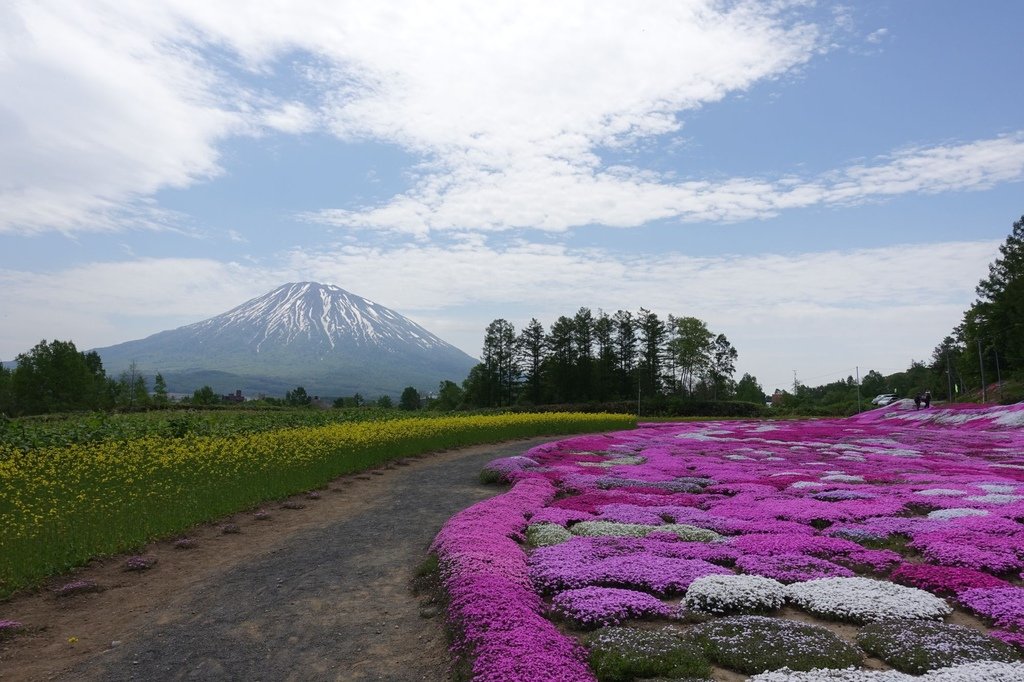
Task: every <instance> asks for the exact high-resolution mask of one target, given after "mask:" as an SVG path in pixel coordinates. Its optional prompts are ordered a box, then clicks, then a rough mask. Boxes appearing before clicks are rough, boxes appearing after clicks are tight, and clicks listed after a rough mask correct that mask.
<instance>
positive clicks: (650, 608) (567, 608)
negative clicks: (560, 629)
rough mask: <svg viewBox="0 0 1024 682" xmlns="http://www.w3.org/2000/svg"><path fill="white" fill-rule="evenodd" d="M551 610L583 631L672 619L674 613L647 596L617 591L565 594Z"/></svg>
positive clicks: (589, 589) (588, 590)
mask: <svg viewBox="0 0 1024 682" xmlns="http://www.w3.org/2000/svg"><path fill="white" fill-rule="evenodd" d="M551 605H552V610H553V611H554V612H555V613H557V614H558V615H560V616H561V617H563V618H565V619H566V620H569V621H572V622H573V623H574V624H576V625H578V626H580V627H584V628H595V627H601V626H606V625H618V624H619V623H621V622H622V621H623V620H625V619H627V618H643V617H646V616H669V615H671V613H672V609H671V608H670V607H669V606H668V605H667V604H665V603H664V602H662V601H660V600H658V599H656V598H655V597H652V596H651V595H649V594H646V593H644V592H637V591H635V590H624V589H620V588H616V587H583V588H580V589H577V590H566V591H565V592H561V593H559V594H557V595H555V598H554V599H552V600H551Z"/></svg>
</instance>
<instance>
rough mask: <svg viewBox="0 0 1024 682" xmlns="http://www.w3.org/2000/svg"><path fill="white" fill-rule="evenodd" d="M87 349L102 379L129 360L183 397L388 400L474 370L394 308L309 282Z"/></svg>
mask: <svg viewBox="0 0 1024 682" xmlns="http://www.w3.org/2000/svg"><path fill="white" fill-rule="evenodd" d="M96 350H97V352H98V353H99V354H100V357H101V358H102V359H103V365H104V367H105V368H106V369H107V372H108V374H114V375H115V376H116V373H117V372H120V371H121V370H123V369H124V368H126V367H128V366H129V365H130V364H131V363H132V362H135V363H136V366H137V368H138V369H140V370H142V371H143V372H145V373H146V374H150V375H152V374H155V373H156V372H160V373H162V374H163V376H164V378H165V379H166V380H167V383H168V387H169V388H170V390H172V391H176V390H177V391H183V392H191V391H192V390H194V389H195V388H199V387H200V386H202V385H203V384H209V385H210V386H212V387H213V388H214V389H215V390H217V391H221V392H228V391H234V390H238V389H241V390H243V391H244V392H249V393H254V392H266V393H270V394H274V393H283V392H284V391H285V390H288V389H291V388H294V387H295V386H303V387H304V388H305V389H306V390H307V392H309V393H310V394H313V393H316V394H319V395H331V396H338V395H352V394H353V393H356V392H359V393H362V394H363V395H364V396H376V395H381V394H397V393H400V392H401V391H402V389H403V388H404V387H405V386H415V387H416V388H418V389H420V390H433V389H435V388H436V387H437V385H438V383H439V382H440V381H441V380H444V379H449V380H451V381H455V382H456V383H458V382H461V381H462V379H464V378H465V377H466V375H467V374H468V372H469V370H470V368H471V367H472V366H473V365H474V364H475V360H474V359H473V358H471V357H470V356H468V355H466V354H465V353H463V352H462V351H460V350H458V349H457V348H455V347H454V346H452V345H450V344H448V343H446V342H445V341H443V340H442V339H440V338H438V337H437V336H435V335H434V334H431V333H430V332H429V331H427V330H426V329H424V328H423V327H421V326H420V325H418V324H416V323H415V322H413V321H412V320H410V319H409V318H407V317H405V316H403V315H400V314H399V313H397V312H395V311H394V310H391V309H390V308H386V307H384V306H382V305H379V304H377V303H374V302H372V301H369V300H367V299H365V298H363V297H361V296H356V295H355V294H352V293H349V292H347V291H345V290H344V289H341V288H340V287H336V286H331V285H325V284H318V283H316V282H300V283H297V284H285V285H283V286H280V287H278V288H277V289H274V290H273V291H271V292H269V293H267V294H264V295H263V296H260V297H258V298H254V299H252V300H251V301H247V302H245V303H243V304H242V305H240V306H238V307H236V308H233V309H232V310H229V311H228V312H226V313H223V314H221V315H217V316H216V317H212V318H210V319H208V320H203V321H202V322H196V323H195V324H190V325H187V326H185V327H179V328H178V329H174V330H171V331H165V332H160V333H159V334H154V335H153V336H150V337H147V338H145V339H141V340H138V341H129V342H127V343H122V344H118V345H116V346H110V347H108V348H98V349H96ZM197 382H198V383H197Z"/></svg>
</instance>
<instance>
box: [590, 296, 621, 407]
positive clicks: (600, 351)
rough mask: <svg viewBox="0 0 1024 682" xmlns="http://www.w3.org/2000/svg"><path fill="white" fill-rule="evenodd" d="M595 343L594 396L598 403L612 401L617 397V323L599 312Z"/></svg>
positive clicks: (595, 322)
mask: <svg viewBox="0 0 1024 682" xmlns="http://www.w3.org/2000/svg"><path fill="white" fill-rule="evenodd" d="M594 343H595V344H596V345H597V349H596V351H597V357H596V360H595V362H594V383H593V386H594V395H593V397H594V398H595V399H597V400H598V401H601V402H603V401H605V400H610V399H611V398H612V397H613V396H614V395H615V384H616V381H615V369H616V366H617V365H618V359H617V358H616V357H615V322H614V321H613V320H612V318H611V317H609V315H608V313H606V312H603V311H600V310H599V311H598V313H597V316H596V317H595V318H594Z"/></svg>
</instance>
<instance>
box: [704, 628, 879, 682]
mask: <svg viewBox="0 0 1024 682" xmlns="http://www.w3.org/2000/svg"><path fill="white" fill-rule="evenodd" d="M688 637H689V639H690V640H691V641H693V642H694V643H696V644H697V645H699V646H700V647H701V648H702V649H703V650H704V652H705V653H706V654H707V655H708V657H710V658H711V659H712V660H713V661H715V662H716V663H718V664H720V665H722V666H725V667H727V668H732V669H733V670H738V671H739V672H742V673H747V674H750V675H752V674H756V673H760V672H765V671H767V670H777V669H779V668H782V667H789V668H790V669H792V670H813V669H814V668H846V667H849V666H855V665H858V664H859V663H860V662H861V660H862V659H863V657H864V656H863V654H862V653H861V651H860V650H859V649H857V647H855V646H853V645H851V644H848V643H847V642H845V641H844V640H843V639H842V638H841V637H839V636H838V635H837V634H835V633H834V632H832V631H830V630H826V629H825V628H823V627H820V626H818V625H811V624H810V623H798V622H796V621H791V620H783V619H781V618H770V617H766V616H730V617H727V618H718V619H715V620H711V621H708V622H706V623H701V624H699V625H695V626H693V627H692V628H690V631H689V633H688Z"/></svg>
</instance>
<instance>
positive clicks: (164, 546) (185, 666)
mask: <svg viewBox="0 0 1024 682" xmlns="http://www.w3.org/2000/svg"><path fill="white" fill-rule="evenodd" d="M546 440H551V439H544V438H539V439H532V440H524V441H516V442H510V443H503V444H499V445H485V446H477V447H471V448H465V449H461V450H456V451H450V452H443V453H436V454H432V455H428V456H423V457H418V458H411V459H407V460H403V461H401V462H396V463H394V464H391V465H389V466H387V467H386V468H385V469H381V470H375V471H373V472H369V473H367V474H361V475H357V476H349V477H344V478H340V479H338V480H336V481H333V482H332V483H331V484H330V486H329V487H328V488H327V489H325V490H322V491H320V499H306V497H305V496H302V495H299V496H295V497H293V498H291V500H290V501H291V502H293V503H298V504H292V505H289V506H301V508H298V509H289V508H282V501H279V502H275V503H269V504H266V505H264V506H262V507H260V509H262V510H265V511H267V512H268V513H269V514H270V518H269V519H266V520H258V519H257V518H256V517H255V516H254V512H255V511H257V510H250V511H248V512H245V513H239V514H235V515H233V516H231V517H228V518H225V519H221V520H220V521H218V522H217V523H215V524H209V525H205V526H201V527H197V528H194V529H192V530H191V531H189V532H188V533H186V534H185V535H187V536H188V537H190V538H194V539H195V540H196V541H197V543H198V544H197V546H196V547H195V548H193V549H176V548H175V547H174V542H173V540H174V539H169V540H165V541H160V542H156V543H153V544H151V545H149V546H148V547H146V548H145V550H144V552H142V553H143V554H145V555H147V556H151V557H155V558H156V560H157V562H156V564H155V565H154V566H153V567H152V568H151V569H149V570H145V571H137V572H135V571H133V572H129V571H126V570H125V557H123V556H122V557H113V558H108V559H103V560H97V561H94V562H92V563H90V564H89V565H88V566H86V567H84V568H82V569H80V570H78V571H76V572H75V573H74V574H73V575H71V576H62V577H61V578H60V579H55V580H54V581H52V583H51V584H50V585H48V586H47V588H45V589H40V590H37V591H36V592H34V593H31V594H24V595H19V596H15V597H13V598H12V599H10V600H8V601H6V602H3V603H0V618H10V619H13V620H18V621H20V622H22V623H24V624H25V625H26V626H27V632H26V633H24V634H20V635H17V636H14V637H11V638H7V639H5V640H0V679H2V680H4V681H5V682H6V681H8V680H10V681H11V682H14V681H15V680H17V681H21V680H32V681H35V680H75V681H78V680H268V681H269V680H296V681H298V680H389V681H394V682H403V681H405V680H410V681H411V680H444V679H447V677H448V668H449V665H450V657H449V654H448V651H447V642H446V640H445V633H444V629H443V623H442V617H441V614H440V611H439V608H438V607H437V606H436V605H434V604H431V603H429V597H416V596H414V595H413V593H412V591H411V582H412V579H413V577H414V574H415V571H416V569H417V567H418V566H419V565H420V564H421V562H422V561H423V560H424V558H425V557H426V553H427V549H428V546H429V544H430V542H431V540H432V539H433V538H434V536H435V535H436V534H437V532H438V530H440V528H441V526H442V525H443V524H444V522H445V521H446V520H448V518H449V517H451V516H452V515H453V514H455V513H456V512H458V511H460V510H462V509H464V508H466V507H468V506H470V505H471V504H473V503H475V502H477V501H479V500H482V499H484V498H487V497H490V496H492V495H495V494H497V493H498V492H501V490H503V488H498V487H494V486H483V485H481V484H480V483H479V481H478V474H479V471H480V468H481V467H482V466H483V465H484V464H486V463H487V462H488V461H490V460H491V459H493V458H495V457H504V456H510V455H514V454H519V453H521V452H523V451H525V450H526V449H528V448H530V447H532V446H534V445H537V444H539V443H542V442H545V441H546ZM228 523H233V524H237V526H238V529H239V530H240V532H238V533H231V534H225V533H223V532H222V527H223V526H224V525H225V524H228ZM78 578H84V579H90V580H94V581H96V582H97V583H98V584H99V585H100V586H101V587H102V588H103V590H102V591H101V592H97V593H89V594H80V595H76V596H69V597H57V596H56V595H55V594H54V592H53V588H56V587H58V586H60V585H62V584H64V583H66V582H68V581H69V580H71V579H78Z"/></svg>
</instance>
